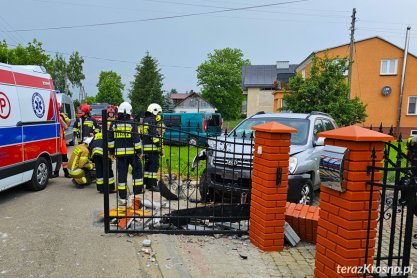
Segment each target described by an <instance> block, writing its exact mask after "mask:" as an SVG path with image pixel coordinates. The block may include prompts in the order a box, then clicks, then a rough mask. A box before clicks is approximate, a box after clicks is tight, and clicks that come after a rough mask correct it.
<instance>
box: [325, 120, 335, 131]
mask: <svg viewBox="0 0 417 278" xmlns="http://www.w3.org/2000/svg"><path fill="white" fill-rule="evenodd" d="M322 121H323V124H324V128H325V129H326V130H333V129H335V127H334V125H333V124H332V122H330V121H329V120H327V119H322Z"/></svg>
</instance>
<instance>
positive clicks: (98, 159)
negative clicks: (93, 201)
mask: <svg viewBox="0 0 417 278" xmlns="http://www.w3.org/2000/svg"><path fill="white" fill-rule="evenodd" d="M90 149H91V160H92V161H93V163H94V165H95V166H96V185H97V191H98V192H100V193H103V192H104V188H103V184H104V180H103V174H104V166H103V155H104V154H103V134H102V133H101V132H100V133H96V134H95V135H94V139H93V140H92V141H91V143H90ZM107 157H108V160H109V162H108V164H109V168H108V172H109V192H110V193H115V192H116V190H115V188H114V174H113V169H112V159H111V155H110V154H107Z"/></svg>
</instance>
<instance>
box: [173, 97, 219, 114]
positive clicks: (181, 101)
mask: <svg viewBox="0 0 417 278" xmlns="http://www.w3.org/2000/svg"><path fill="white" fill-rule="evenodd" d="M171 99H172V101H173V102H174V105H175V108H174V111H175V112H177V113H187V112H211V113H214V112H215V111H216V108H215V107H214V106H213V105H211V104H210V103H208V101H207V100H205V99H204V98H202V97H201V96H200V95H199V94H197V93H196V92H192V93H189V94H171Z"/></svg>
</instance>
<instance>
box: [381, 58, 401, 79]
mask: <svg viewBox="0 0 417 278" xmlns="http://www.w3.org/2000/svg"><path fill="white" fill-rule="evenodd" d="M397 64H398V59H385V60H381V71H380V74H381V75H392V74H397Z"/></svg>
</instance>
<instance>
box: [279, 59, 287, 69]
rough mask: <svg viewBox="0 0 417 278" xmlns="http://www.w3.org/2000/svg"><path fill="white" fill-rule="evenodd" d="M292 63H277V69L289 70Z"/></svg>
mask: <svg viewBox="0 0 417 278" xmlns="http://www.w3.org/2000/svg"><path fill="white" fill-rule="evenodd" d="M289 68H290V62H289V61H277V69H289Z"/></svg>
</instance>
